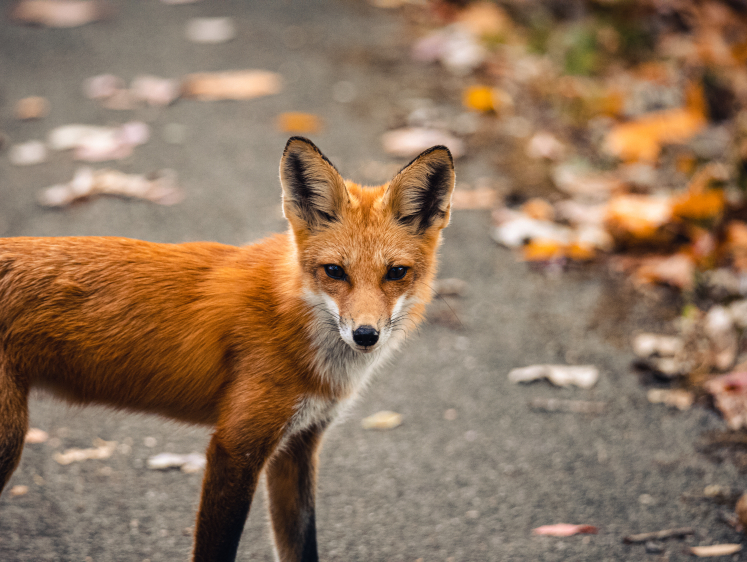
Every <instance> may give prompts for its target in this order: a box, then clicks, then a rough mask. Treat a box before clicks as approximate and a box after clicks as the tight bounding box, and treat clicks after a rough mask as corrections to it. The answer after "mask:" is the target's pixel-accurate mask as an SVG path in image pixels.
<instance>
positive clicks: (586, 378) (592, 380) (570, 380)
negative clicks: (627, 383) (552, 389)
mask: <svg viewBox="0 0 747 562" xmlns="http://www.w3.org/2000/svg"><path fill="white" fill-rule="evenodd" d="M543 378H546V379H547V380H549V381H550V382H551V383H553V384H554V385H556V386H570V385H574V386H578V387H580V388H591V387H593V386H594V385H595V384H596V383H597V381H598V380H599V369H597V368H596V367H595V366H594V365H530V366H529V367H521V368H518V369H512V370H511V371H510V372H509V373H508V380H509V381H511V382H516V383H518V382H532V381H536V380H539V379H543Z"/></svg>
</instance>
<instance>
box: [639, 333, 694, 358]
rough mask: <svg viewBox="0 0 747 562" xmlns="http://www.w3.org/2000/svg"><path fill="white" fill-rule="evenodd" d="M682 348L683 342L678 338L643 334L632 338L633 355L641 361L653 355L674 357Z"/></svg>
mask: <svg viewBox="0 0 747 562" xmlns="http://www.w3.org/2000/svg"><path fill="white" fill-rule="evenodd" d="M684 347H685V342H684V341H682V338H680V337H678V336H664V335H661V334H650V333H643V334H638V335H637V336H635V337H634V338H633V353H635V354H636V355H637V356H638V357H641V358H643V359H647V358H649V357H652V356H654V355H656V356H659V357H674V356H675V355H677V354H678V353H681V352H682V350H683V349H684Z"/></svg>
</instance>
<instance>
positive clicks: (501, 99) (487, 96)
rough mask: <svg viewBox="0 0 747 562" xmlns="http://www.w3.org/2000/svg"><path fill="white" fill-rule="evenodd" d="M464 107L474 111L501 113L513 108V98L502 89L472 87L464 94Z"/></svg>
mask: <svg viewBox="0 0 747 562" xmlns="http://www.w3.org/2000/svg"><path fill="white" fill-rule="evenodd" d="M462 105H464V107H466V108H467V109H471V110H473V111H482V112H484V113H487V112H490V111H496V112H497V111H501V110H502V109H506V108H509V107H512V106H513V100H512V99H511V96H510V95H509V94H508V93H507V92H506V91H505V90H501V89H500V88H490V87H488V86H470V87H468V88H467V89H466V90H464V92H463V93H462Z"/></svg>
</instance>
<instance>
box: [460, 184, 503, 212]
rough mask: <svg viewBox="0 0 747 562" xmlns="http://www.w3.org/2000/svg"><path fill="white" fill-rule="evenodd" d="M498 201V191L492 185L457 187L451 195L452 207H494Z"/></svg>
mask: <svg viewBox="0 0 747 562" xmlns="http://www.w3.org/2000/svg"><path fill="white" fill-rule="evenodd" d="M497 203H498V191H497V190H495V189H492V188H490V187H478V188H475V189H455V190H454V192H453V195H452V196H451V208H452V209H492V208H493V207H495V206H496V204H497Z"/></svg>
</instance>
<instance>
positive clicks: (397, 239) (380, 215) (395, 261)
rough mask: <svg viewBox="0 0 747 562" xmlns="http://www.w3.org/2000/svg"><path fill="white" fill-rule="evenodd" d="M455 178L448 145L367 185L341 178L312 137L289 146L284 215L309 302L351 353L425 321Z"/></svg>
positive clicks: (366, 350)
mask: <svg viewBox="0 0 747 562" xmlns="http://www.w3.org/2000/svg"><path fill="white" fill-rule="evenodd" d="M454 179H455V175H454V163H453V160H452V157H451V153H450V152H449V150H448V149H447V148H446V147H444V146H434V147H433V148H430V149H428V150H426V151H425V152H423V153H422V154H421V155H420V156H418V157H417V158H415V159H414V160H413V161H412V162H410V163H409V164H408V165H407V166H405V167H404V168H403V169H402V170H401V171H400V172H399V173H398V174H397V175H396V176H395V177H394V178H393V179H392V180H391V181H390V182H388V183H386V184H384V185H380V186H378V187H362V186H359V185H357V184H355V183H353V182H350V181H346V180H344V179H343V178H342V177H341V176H340V174H339V173H338V171H337V169H336V168H335V167H334V166H333V165H332V163H331V162H330V161H329V160H327V158H326V157H325V156H324V155H323V154H322V153H321V152H320V151H319V149H318V148H317V147H316V146H315V145H314V144H313V143H312V142H311V141H309V140H308V139H305V138H301V137H293V138H291V139H290V140H289V141H288V144H287V145H286V147H285V152H284V153H283V158H282V160H281V163H280V180H281V184H282V188H283V213H284V214H285V217H286V218H287V219H288V222H289V223H290V228H291V232H292V236H293V238H294V240H295V244H296V251H297V259H298V263H299V265H300V270H301V277H302V281H301V283H302V290H303V294H304V299H305V300H306V302H307V303H308V304H309V305H310V306H312V307H314V310H315V313H316V314H321V315H323V316H324V319H325V322H324V325H325V327H326V328H329V329H330V330H332V331H335V330H336V331H337V332H339V337H340V338H342V340H343V341H344V342H345V343H346V344H347V345H348V346H349V347H350V348H352V349H353V350H355V351H357V352H360V353H369V352H372V351H375V350H377V349H381V348H383V346H385V345H386V343H387V341H389V340H390V338H391V337H392V335H393V334H395V333H397V332H401V333H406V331H407V330H408V328H411V327H413V326H414V325H415V324H416V323H417V321H419V320H420V319H421V318H422V315H423V312H424V309H425V305H426V304H427V303H428V301H429V300H430V298H431V294H432V289H431V286H432V282H433V278H434V276H435V271H436V250H437V247H438V244H439V241H440V234H441V229H443V228H444V227H445V226H446V225H447V224H448V223H449V216H450V207H451V194H452V191H453V189H454ZM338 341H339V340H338Z"/></svg>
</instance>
